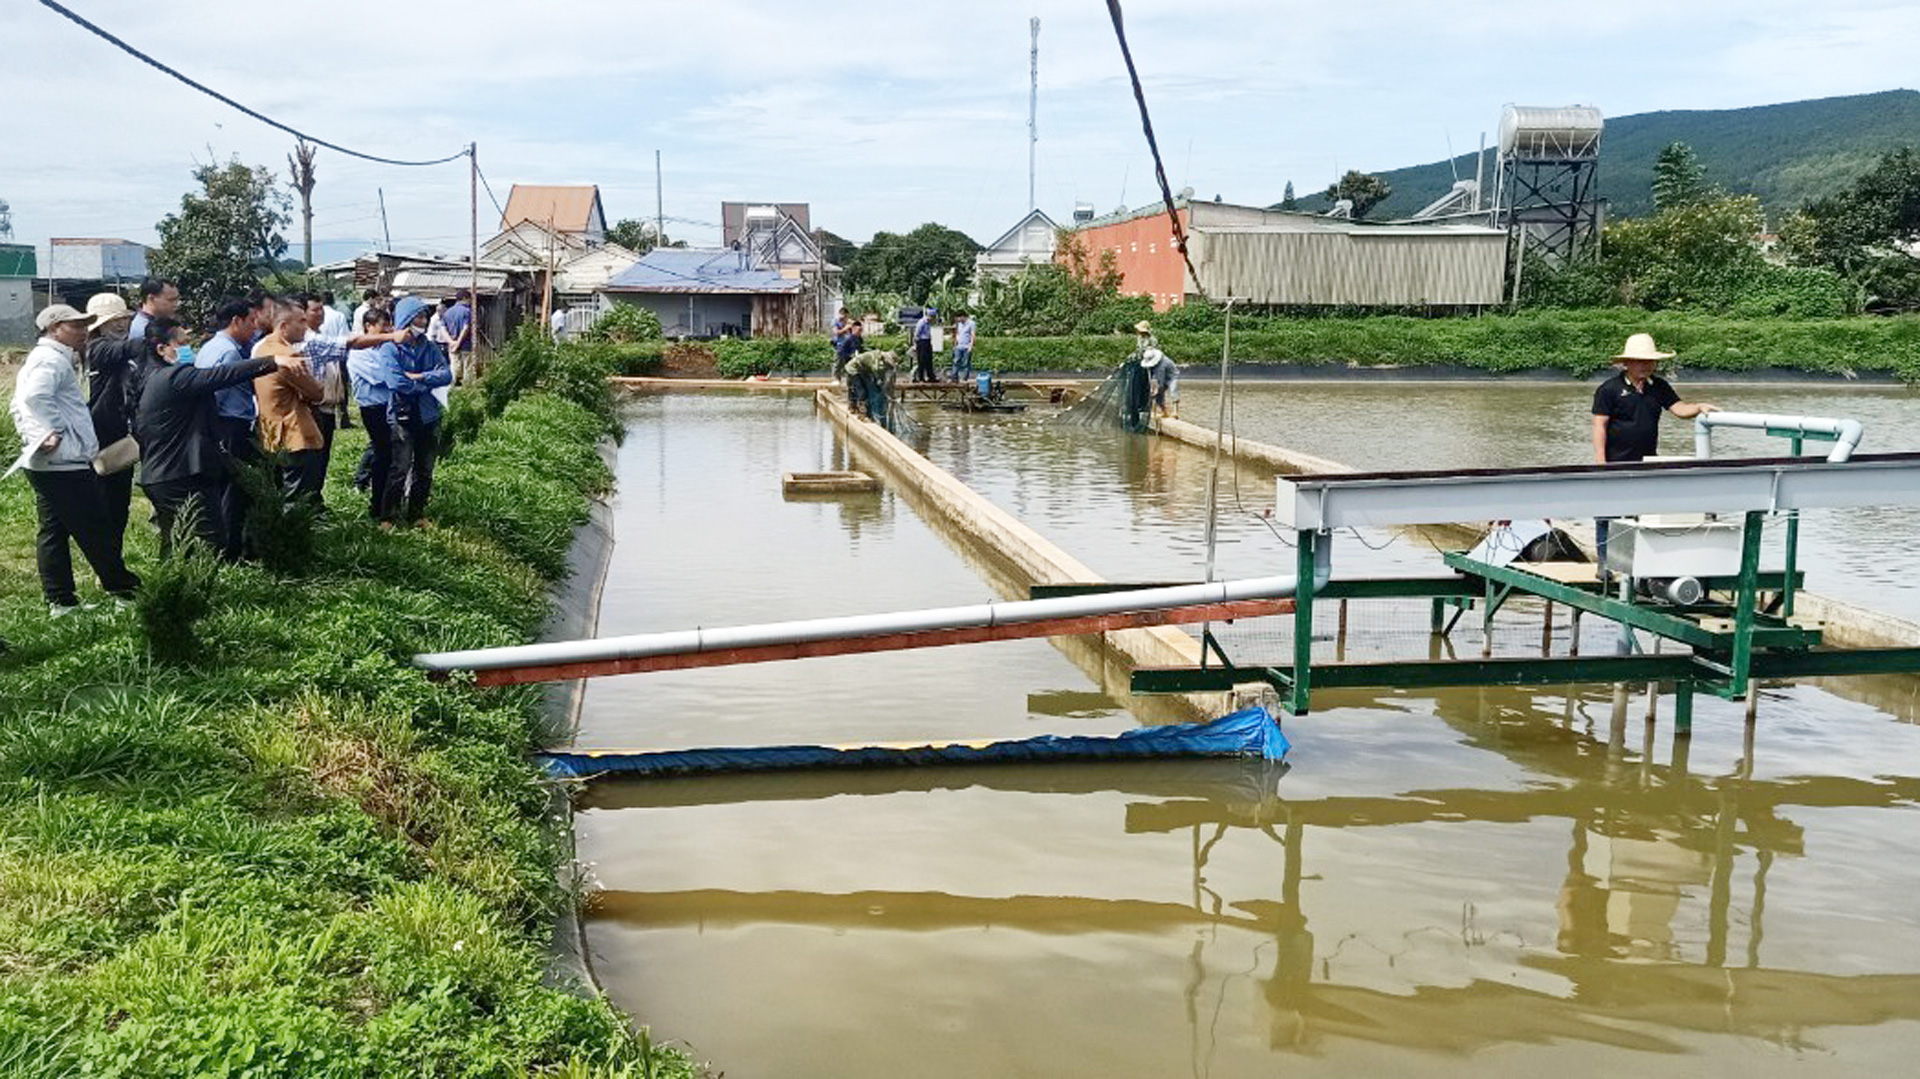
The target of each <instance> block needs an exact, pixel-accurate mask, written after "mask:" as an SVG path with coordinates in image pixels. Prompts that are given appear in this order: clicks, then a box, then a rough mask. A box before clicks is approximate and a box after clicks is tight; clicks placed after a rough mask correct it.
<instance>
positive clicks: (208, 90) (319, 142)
mask: <svg viewBox="0 0 1920 1079" xmlns="http://www.w3.org/2000/svg"><path fill="white" fill-rule="evenodd" d="M40 3H41V6H43V7H46V8H49V9H51V10H52V11H54V12H56V13H57V14H60V15H63V16H65V17H66V18H67V19H69V20H71V21H72V22H73V23H75V24H76V25H78V26H79V27H80V28H81V29H83V30H86V31H88V32H89V33H92V34H93V35H94V36H96V37H98V38H100V39H101V40H103V41H105V42H107V43H108V44H110V45H112V46H114V47H115V48H117V49H119V50H120V51H122V52H124V53H126V54H127V55H129V56H131V57H133V58H134V59H136V60H138V61H140V62H141V63H143V64H147V65H149V66H151V67H154V68H158V69H159V70H160V71H162V72H165V73H166V74H168V75H171V76H173V77H174V78H176V79H179V80H180V81H181V82H184V83H186V84H187V85H188V86H191V87H193V88H194V89H195V90H198V91H200V92H201V93H203V94H206V95H207V96H208V97H211V98H213V99H215V100H216V101H220V102H222V103H224V104H226V105H230V106H232V107H233V108H236V109H239V110H240V111H241V112H243V113H246V114H247V115H248V116H251V117H253V118H254V119H256V120H258V121H260V122H261V123H263V124H266V125H267V126H268V127H274V128H278V129H280V130H281V131H284V132H286V133H287V134H289V135H292V136H293V137H295V138H298V139H305V140H306V141H308V142H311V143H313V144H314V145H316V146H324V147H326V148H327V149H329V150H332V151H334V152H335V153H341V154H346V155H347V156H348V157H357V158H361V159H362V160H365V161H377V162H379V163H380V164H382V165H409V166H419V165H444V164H446V163H447V162H449V161H457V160H459V159H460V158H463V157H466V156H467V154H468V151H467V150H464V149H463V150H461V151H460V152H459V153H457V154H448V155H447V156H446V157H440V158H435V159H433V160H432V161H401V160H398V159H396V158H391V157H381V156H379V155H378V154H363V153H361V152H360V151H358V150H349V149H347V148H346V147H344V146H341V145H339V144H337V143H331V142H328V141H327V140H325V139H321V138H315V137H314V136H312V135H309V134H307V133H306V132H304V131H301V130H299V129H297V128H294V127H290V126H288V125H286V124H283V123H281V122H280V121H278V120H275V119H274V118H273V117H271V116H267V115H266V114H264V113H260V112H256V111H254V110H253V109H250V108H248V107H246V106H245V105H242V104H240V103H239V102H238V101H235V100H234V99H232V98H230V97H228V96H227V95H225V94H223V93H221V92H220V91H218V90H215V89H213V88H212V87H210V86H207V85H206V84H204V83H201V82H197V81H195V80H194V79H193V78H191V77H189V76H187V75H185V74H183V73H181V72H179V71H176V70H174V69H173V68H171V67H168V66H167V65H165V64H163V63H161V62H160V61H158V60H155V59H154V58H153V57H151V56H148V55H147V54H146V53H144V52H141V51H140V50H139V49H136V48H134V47H133V46H132V45H129V44H127V43H126V42H124V41H122V40H120V39H119V38H117V37H115V36H113V35H112V34H111V33H108V32H107V31H106V30H105V29H104V28H102V27H99V26H96V25H95V24H93V23H91V22H89V21H87V20H86V19H85V18H84V17H82V16H81V15H80V14H79V13H78V12H76V11H74V10H73V9H71V8H68V7H66V6H64V5H62V4H58V3H55V0H40Z"/></svg>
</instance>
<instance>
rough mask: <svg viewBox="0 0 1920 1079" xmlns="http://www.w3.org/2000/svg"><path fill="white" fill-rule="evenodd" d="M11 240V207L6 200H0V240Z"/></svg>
mask: <svg viewBox="0 0 1920 1079" xmlns="http://www.w3.org/2000/svg"><path fill="white" fill-rule="evenodd" d="M11 239H13V207H11V206H8V205H7V200H6V199H0V240H11Z"/></svg>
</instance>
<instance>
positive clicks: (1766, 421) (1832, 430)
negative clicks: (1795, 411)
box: [1693, 412, 1866, 464]
mask: <svg viewBox="0 0 1920 1079" xmlns="http://www.w3.org/2000/svg"><path fill="white" fill-rule="evenodd" d="M1715 427H1745V428H1751V429H1754V430H1762V431H1765V430H1774V431H1800V432H1802V433H1805V434H1810V435H1831V436H1833V438H1834V443H1833V449H1832V450H1830V451H1829V452H1828V453H1827V460H1828V462H1830V463H1832V464H1839V463H1841V462H1843V461H1845V460H1847V459H1848V458H1849V457H1852V456H1853V450H1854V447H1856V446H1858V445H1859V444H1860V438H1861V436H1862V435H1864V434H1865V433H1866V428H1864V427H1863V426H1861V423H1860V421H1859V420H1851V419H1841V420H1835V419H1826V418H1823V417H1819V416H1772V415H1768V414H1766V413H1761V412H1708V413H1704V414H1702V415H1700V416H1698V417H1695V419H1694V421H1693V455H1694V456H1695V457H1698V458H1700V459H1701V460H1703V461H1704V460H1707V459H1708V458H1711V457H1712V456H1713V429H1714V428H1715Z"/></svg>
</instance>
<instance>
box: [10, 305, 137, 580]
mask: <svg viewBox="0 0 1920 1079" xmlns="http://www.w3.org/2000/svg"><path fill="white" fill-rule="evenodd" d="M90 321H91V320H90V319H89V318H88V317H87V316H86V315H84V314H82V313H80V312H79V311H76V310H74V309H73V308H71V307H68V306H67V305H66V304H63V303H57V304H53V305H52V306H50V307H47V308H46V309H45V310H42V311H41V312H40V314H39V316H38V317H37V318H35V319H34V324H35V325H36V326H38V327H39V328H40V340H39V342H38V343H36V344H35V345H34V346H33V350H32V351H31V352H28V353H27V358H26V362H24V363H22V364H21V365H20V373H19V375H18V376H17V377H16V378H15V380H14V384H13V403H12V411H13V426H14V429H15V430H16V431H18V432H19V434H20V457H19V459H18V460H17V461H16V462H15V465H14V467H16V468H24V469H25V470H26V472H27V480H28V481H29V482H30V483H31V484H32V485H33V499H34V509H35V511H36V512H37V513H38V515H39V519H40V534H39V538H38V540H37V543H36V549H35V552H34V553H35V560H36V562H37V563H38V566H39V570H40V590H41V592H42V594H44V595H45V597H46V600H47V605H48V607H49V608H50V609H51V611H52V613H53V614H54V616H55V617H58V616H60V615H63V614H66V613H68V612H70V611H74V610H78V609H79V607H80V597H79V595H78V594H77V593H76V592H75V590H74V582H73V553H72V551H71V550H70V549H69V547H68V541H69V540H71V541H73V542H74V543H78V544H79V545H80V553H81V554H82V555H84V556H86V559H87V564H88V565H90V566H92V567H93V572H94V574H95V575H96V576H98V577H99V578H100V587H101V588H102V589H104V590H105V591H106V592H107V593H108V594H109V595H112V596H114V597H116V598H119V599H124V600H131V599H132V598H133V594H134V592H135V591H136V590H138V589H139V587H140V578H138V577H136V576H134V574H133V571H132V570H129V569H128V568H127V564H126V561H125V560H124V559H123V558H122V557H121V542H122V541H123V539H124V538H125V537H124V534H123V533H122V531H121V530H120V529H118V528H115V527H114V524H113V516H112V513H111V512H110V510H109V509H108V506H107V496H106V491H105V489H104V488H103V487H102V486H101V485H100V477H99V476H98V475H97V474H96V473H95V472H94V471H93V457H94V455H95V454H97V453H99V452H100V442H99V439H98V437H97V436H96V435H95V434H94V430H93V414H92V413H90V412H88V411H87V397H86V394H85V393H83V392H82V391H81V389H80V352H79V350H80V349H81V348H83V347H84V346H85V345H86V343H87V325H88V323H89V322H90Z"/></svg>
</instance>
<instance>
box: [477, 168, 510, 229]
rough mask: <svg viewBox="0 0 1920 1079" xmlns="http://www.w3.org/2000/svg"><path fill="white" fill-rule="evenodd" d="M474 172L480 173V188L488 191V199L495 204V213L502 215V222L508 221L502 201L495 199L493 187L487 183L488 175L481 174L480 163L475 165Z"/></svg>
mask: <svg viewBox="0 0 1920 1079" xmlns="http://www.w3.org/2000/svg"><path fill="white" fill-rule="evenodd" d="M473 171H474V172H476V173H479V175H480V186H481V187H484V188H486V189H487V198H488V199H489V200H490V201H491V202H492V203H493V209H494V211H495V212H496V213H498V214H499V215H500V220H502V221H505V220H506V219H507V211H506V210H504V209H502V208H501V206H500V200H499V199H497V198H494V195H493V185H492V184H490V183H488V182H487V174H486V173H485V172H481V170H480V164H479V162H475V163H474V166H473Z"/></svg>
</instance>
